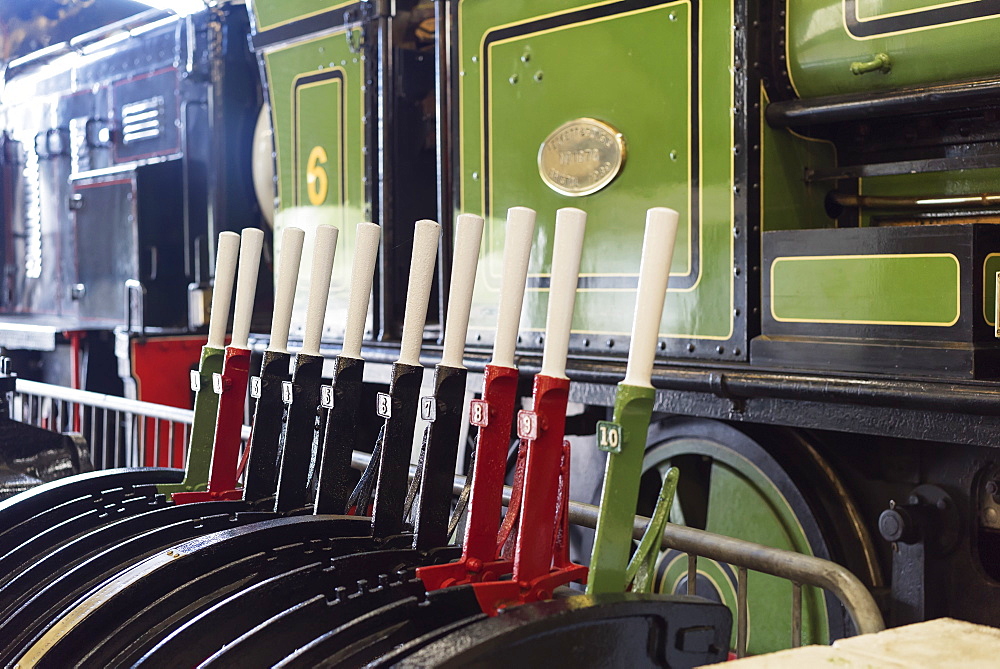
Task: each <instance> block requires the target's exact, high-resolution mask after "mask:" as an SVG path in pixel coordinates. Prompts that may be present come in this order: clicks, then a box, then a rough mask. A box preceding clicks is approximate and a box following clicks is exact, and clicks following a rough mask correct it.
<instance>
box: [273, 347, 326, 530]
mask: <svg viewBox="0 0 1000 669" xmlns="http://www.w3.org/2000/svg"><path fill="white" fill-rule="evenodd" d="M323 360H324V358H323V357H322V356H319V355H308V354H305V353H299V354H297V355H296V356H295V371H294V372H293V373H292V401H291V403H290V404H289V406H288V420H287V421H286V423H285V430H284V432H282V436H281V469H280V471H279V473H278V489H277V492H276V494H275V498H274V510H275V511H278V512H284V513H287V512H289V511H293V510H295V509H299V508H302V507H304V506H305V505H306V492H307V488H308V486H309V480H308V479H309V465H310V463H311V462H312V457H313V446H314V443H313V442H314V441H315V438H316V421H317V419H318V412H319V386H320V379H321V378H322V376H323Z"/></svg>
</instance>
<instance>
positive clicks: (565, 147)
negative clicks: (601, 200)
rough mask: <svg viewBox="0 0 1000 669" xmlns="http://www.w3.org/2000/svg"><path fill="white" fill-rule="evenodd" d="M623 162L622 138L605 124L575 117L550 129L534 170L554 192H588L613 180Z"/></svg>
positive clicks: (595, 190)
mask: <svg viewBox="0 0 1000 669" xmlns="http://www.w3.org/2000/svg"><path fill="white" fill-rule="evenodd" d="M624 164H625V139H624V138H623V137H622V134H621V133H620V132H618V131H617V130H615V129H614V128H613V127H611V126H610V125H608V124H607V123H603V122H601V121H598V120H596V119H592V118H578V119H574V120H572V121H569V122H568V123H563V124H562V125H561V126H559V127H558V128H556V129H555V130H553V131H552V134H550V135H549V136H548V137H546V138H545V141H544V142H542V145H541V147H539V149H538V173H539V175H541V177H542V181H544V182H545V184H546V185H547V186H548V187H549V188H551V189H552V190H554V191H555V192H557V193H561V194H563V195H569V196H571V197H578V196H581V195H590V194H592V193H596V192H597V191H599V190H601V189H602V188H604V187H605V186H607V185H608V184H609V183H611V182H612V181H614V179H615V177H616V176H618V173H619V172H621V170H622V166H623V165H624Z"/></svg>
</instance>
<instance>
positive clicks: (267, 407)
mask: <svg viewBox="0 0 1000 669" xmlns="http://www.w3.org/2000/svg"><path fill="white" fill-rule="evenodd" d="M290 362H291V355H289V354H288V353H279V352H277V351H270V350H269V351H265V352H264V357H263V360H262V361H261V367H260V375H259V377H258V378H259V379H260V381H259V383H260V392H259V396H258V397H257V407H256V408H255V409H254V414H253V432H251V434H250V454H251V457H250V459H249V461H248V462H247V471H246V480H245V481H244V484H243V499H244V500H246V501H248V502H251V503H253V502H258V501H260V500H263V499H266V498H268V497H270V496H272V495H274V492H275V489H276V487H277V473H278V452H279V443H280V439H281V432H282V427H283V426H284V424H285V405H284V403H283V402H282V401H281V384H282V383H283V382H286V381H290V380H291V373H290V371H289V365H290Z"/></svg>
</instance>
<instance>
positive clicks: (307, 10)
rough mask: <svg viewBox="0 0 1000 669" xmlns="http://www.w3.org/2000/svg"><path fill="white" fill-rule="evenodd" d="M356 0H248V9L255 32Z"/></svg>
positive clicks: (336, 7)
mask: <svg viewBox="0 0 1000 669" xmlns="http://www.w3.org/2000/svg"><path fill="white" fill-rule="evenodd" d="M356 2H357V0H351V1H349V2H330V0H250V2H248V3H247V4H248V5H249V8H250V11H251V12H252V14H253V17H254V22H255V26H256V28H257V32H264V31H265V30H271V29H272V28H277V27H279V26H283V25H285V24H288V23H291V22H292V21H297V20H299V19H303V18H308V17H310V16H314V15H316V14H321V13H323V12H325V11H329V10H334V9H343V8H345V7H348V6H350V5H353V4H356Z"/></svg>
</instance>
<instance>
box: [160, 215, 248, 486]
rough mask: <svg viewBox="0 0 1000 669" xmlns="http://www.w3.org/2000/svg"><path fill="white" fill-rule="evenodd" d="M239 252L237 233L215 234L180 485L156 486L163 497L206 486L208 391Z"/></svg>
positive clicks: (212, 404) (215, 408)
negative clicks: (208, 298) (203, 337)
mask: <svg viewBox="0 0 1000 669" xmlns="http://www.w3.org/2000/svg"><path fill="white" fill-rule="evenodd" d="M239 249H240V236H239V235H238V234H236V233H235V232H223V233H221V234H219V245H218V249H217V254H216V260H215V282H214V285H213V287H212V312H211V315H210V316H209V318H208V341H207V342H205V345H204V346H202V347H201V360H200V361H199V363H198V371H192V372H191V390H193V391H194V416H193V419H192V422H191V431H190V433H189V434H190V436H189V437H188V452H187V464H185V466H184V480H183V481H181V482H180V483H170V484H166V483H164V484H160V485H159V486H157V490H158V491H159V492H160V493H161V494H164V495H169V494H171V493H176V492H191V491H194V490H203V489H204V488H205V486H206V484H207V483H208V471H209V468H210V467H211V464H212V441H213V440H214V437H215V419H216V416H217V415H218V413H219V396H218V395H217V394H216V393H215V392H214V391H213V389H212V378H213V377H214V376H215V375H216V374H220V373H221V372H222V363H223V359H224V357H225V353H226V351H225V346H226V323H227V321H228V320H229V303H230V301H231V300H232V296H233V280H234V279H235V278H236V262H237V258H238V256H239V252H240V251H239Z"/></svg>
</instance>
